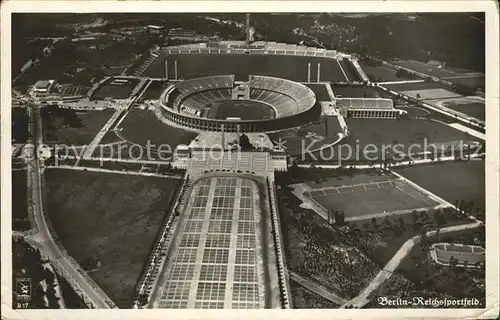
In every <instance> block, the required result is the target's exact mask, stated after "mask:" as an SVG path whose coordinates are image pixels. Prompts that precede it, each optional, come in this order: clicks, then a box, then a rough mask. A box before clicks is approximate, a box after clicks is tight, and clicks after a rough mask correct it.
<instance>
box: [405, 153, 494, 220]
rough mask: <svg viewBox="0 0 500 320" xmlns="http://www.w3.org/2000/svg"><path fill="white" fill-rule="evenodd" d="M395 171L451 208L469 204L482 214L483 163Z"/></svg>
mask: <svg viewBox="0 0 500 320" xmlns="http://www.w3.org/2000/svg"><path fill="white" fill-rule="evenodd" d="M396 171H397V172H398V173H399V174H401V175H403V176H404V177H406V178H408V179H410V180H411V181H413V182H415V183H417V184H419V185H420V186H422V187H423V188H425V189H427V190H429V191H431V192H433V193H435V194H436V195H438V196H439V197H441V198H443V199H445V200H447V201H449V202H451V203H452V204H454V203H455V201H456V200H465V201H473V202H474V208H477V209H480V210H483V211H484V210H485V162H484V161H469V162H444V163H437V164H429V165H418V166H412V167H408V168H401V169H397V170H396Z"/></svg>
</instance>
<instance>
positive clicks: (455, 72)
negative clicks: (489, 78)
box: [391, 60, 475, 78]
mask: <svg viewBox="0 0 500 320" xmlns="http://www.w3.org/2000/svg"><path fill="white" fill-rule="evenodd" d="M391 63H393V64H395V65H398V66H402V67H405V68H408V69H411V70H414V71H417V72H421V73H424V74H428V75H431V76H434V77H438V78H446V77H454V76H459V75H461V74H464V73H468V72H475V71H471V70H464V69H458V68H450V69H448V68H446V67H444V68H438V67H436V66H431V65H428V64H427V63H425V62H420V61H415V60H406V61H391Z"/></svg>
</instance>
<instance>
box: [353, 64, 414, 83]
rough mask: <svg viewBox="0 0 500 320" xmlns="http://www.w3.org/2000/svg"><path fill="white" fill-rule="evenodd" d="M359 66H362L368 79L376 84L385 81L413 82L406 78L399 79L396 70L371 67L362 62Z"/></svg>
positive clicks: (382, 66)
mask: <svg viewBox="0 0 500 320" xmlns="http://www.w3.org/2000/svg"><path fill="white" fill-rule="evenodd" d="M359 65H360V66H361V69H363V71H364V72H365V73H366V75H367V76H368V78H369V79H370V80H371V81H375V82H383V81H404V80H411V79H408V78H405V77H397V76H396V72H397V70H396V69H393V68H389V67H387V66H384V65H381V66H369V65H367V64H365V63H363V62H362V61H359Z"/></svg>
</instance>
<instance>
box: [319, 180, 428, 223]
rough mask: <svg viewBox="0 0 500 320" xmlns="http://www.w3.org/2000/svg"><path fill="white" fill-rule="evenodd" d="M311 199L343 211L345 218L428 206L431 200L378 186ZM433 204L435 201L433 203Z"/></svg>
mask: <svg viewBox="0 0 500 320" xmlns="http://www.w3.org/2000/svg"><path fill="white" fill-rule="evenodd" d="M313 199H314V200H315V201H317V202H318V203H319V204H321V205H322V206H323V207H325V208H326V209H328V210H333V211H337V210H339V211H343V212H345V217H346V218H353V217H362V216H365V215H369V214H375V213H382V212H385V211H386V212H392V211H396V210H408V209H417V208H423V207H429V206H430V205H432V204H433V203H432V201H431V200H428V201H424V198H420V199H415V198H413V197H412V196H410V195H409V194H407V193H406V192H404V191H402V190H400V189H397V188H393V187H386V188H379V189H374V190H366V191H354V190H353V191H352V192H349V193H343V194H326V195H320V194H317V195H314V196H313ZM434 204H435V203H434Z"/></svg>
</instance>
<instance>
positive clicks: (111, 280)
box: [45, 169, 179, 308]
mask: <svg viewBox="0 0 500 320" xmlns="http://www.w3.org/2000/svg"><path fill="white" fill-rule="evenodd" d="M45 179H46V185H47V189H46V190H47V209H48V210H47V214H48V216H49V217H50V221H51V224H52V226H53V227H54V230H55V233H56V235H57V240H58V241H60V242H61V243H62V245H63V246H64V248H65V249H66V250H67V252H68V254H69V255H71V256H72V257H73V258H74V259H75V260H76V261H77V262H78V263H80V264H81V263H82V261H84V260H85V259H88V258H94V259H96V260H98V261H100V263H101V265H100V267H99V268H98V270H96V271H93V272H90V273H89V276H90V277H92V279H93V280H94V281H95V282H96V283H97V284H98V285H99V286H100V287H101V288H102V289H103V290H104V292H106V293H107V294H108V296H109V297H110V298H111V299H112V300H113V301H114V302H115V303H116V305H117V306H118V307H120V308H130V307H131V305H132V300H133V299H134V296H135V294H136V284H137V282H138V280H139V277H140V276H141V273H142V270H143V267H144V264H145V262H146V260H147V258H148V255H149V253H150V250H151V248H152V246H153V244H154V241H155V238H156V235H157V233H158V230H159V227H160V226H161V224H162V221H163V219H164V218H165V212H168V210H169V206H170V200H171V198H172V197H173V196H174V194H175V192H176V190H177V188H178V185H179V180H177V179H168V178H155V177H144V176H130V175H123V174H109V173H101V172H90V171H88V172H85V171H73V170H64V169H48V170H46V171H45Z"/></svg>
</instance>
